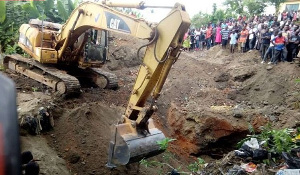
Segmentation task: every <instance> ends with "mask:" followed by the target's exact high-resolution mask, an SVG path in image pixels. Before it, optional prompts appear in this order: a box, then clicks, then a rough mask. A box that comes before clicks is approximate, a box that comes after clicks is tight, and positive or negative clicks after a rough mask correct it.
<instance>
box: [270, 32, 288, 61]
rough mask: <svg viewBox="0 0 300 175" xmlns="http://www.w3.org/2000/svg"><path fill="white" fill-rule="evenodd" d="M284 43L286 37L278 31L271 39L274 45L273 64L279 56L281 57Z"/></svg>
mask: <svg viewBox="0 0 300 175" xmlns="http://www.w3.org/2000/svg"><path fill="white" fill-rule="evenodd" d="M286 43H287V41H286V38H285V37H284V36H282V32H281V31H280V32H279V33H278V36H277V37H275V38H274V39H273V40H272V44H273V45H274V60H273V64H277V62H278V60H279V58H280V57H281V54H282V53H283V50H284V48H285V45H286Z"/></svg>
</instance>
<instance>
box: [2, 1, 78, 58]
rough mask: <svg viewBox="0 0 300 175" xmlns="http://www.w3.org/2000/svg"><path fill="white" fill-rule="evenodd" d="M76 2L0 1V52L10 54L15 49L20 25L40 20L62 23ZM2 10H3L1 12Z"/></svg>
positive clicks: (18, 49)
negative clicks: (32, 20) (31, 20)
mask: <svg viewBox="0 0 300 175" xmlns="http://www.w3.org/2000/svg"><path fill="white" fill-rule="evenodd" d="M77 4H78V0H75V1H74V3H73V1H72V0H68V1H65V0H57V1H55V0H44V1H30V2H21V1H7V2H5V1H0V9H1V11H0V48H1V50H0V52H2V51H4V52H7V53H11V52H12V49H16V51H18V52H20V51H21V49H20V48H18V47H16V43H17V41H18V36H19V31H18V30H19V27H20V26H21V24H24V23H28V21H29V20H30V19H36V18H38V19H41V20H46V21H50V22H55V23H64V22H65V21H66V20H67V19H68V18H69V16H70V14H71V13H72V11H73V10H74V9H75V7H76V6H77ZM2 9H4V10H2Z"/></svg>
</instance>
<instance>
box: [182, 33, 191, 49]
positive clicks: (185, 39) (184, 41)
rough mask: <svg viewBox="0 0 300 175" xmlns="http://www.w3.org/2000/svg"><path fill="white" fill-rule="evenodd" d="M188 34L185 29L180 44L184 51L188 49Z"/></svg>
mask: <svg viewBox="0 0 300 175" xmlns="http://www.w3.org/2000/svg"><path fill="white" fill-rule="evenodd" d="M190 42H191V41H190V36H189V31H187V32H186V33H185V34H184V37H183V43H182V46H183V50H184V51H187V50H189V49H190Z"/></svg>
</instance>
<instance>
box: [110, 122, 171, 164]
mask: <svg viewBox="0 0 300 175" xmlns="http://www.w3.org/2000/svg"><path fill="white" fill-rule="evenodd" d="M148 128H149V132H150V133H148V134H147V135H143V134H140V133H139V132H138V131H137V130H136V128H135V127H134V125H132V124H131V123H130V122H126V123H123V124H118V125H115V126H113V128H112V133H113V135H112V139H111V141H110V143H109V151H108V154H109V155H108V163H107V167H109V168H114V167H116V165H126V164H128V163H132V162H137V161H140V160H141V159H143V158H147V157H152V156H155V155H158V154H160V153H162V152H163V150H161V149H160V146H159V144H158V143H157V142H158V141H161V140H163V139H165V138H166V137H165V135H164V134H163V133H162V131H160V130H159V129H157V128H156V127H155V126H154V123H153V120H152V119H150V120H149V125H148Z"/></svg>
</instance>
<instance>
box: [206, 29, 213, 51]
mask: <svg viewBox="0 0 300 175" xmlns="http://www.w3.org/2000/svg"><path fill="white" fill-rule="evenodd" d="M211 36H212V28H211V25H210V24H209V25H208V26H207V30H206V35H205V40H206V46H207V50H209V49H210V47H211Z"/></svg>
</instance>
